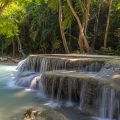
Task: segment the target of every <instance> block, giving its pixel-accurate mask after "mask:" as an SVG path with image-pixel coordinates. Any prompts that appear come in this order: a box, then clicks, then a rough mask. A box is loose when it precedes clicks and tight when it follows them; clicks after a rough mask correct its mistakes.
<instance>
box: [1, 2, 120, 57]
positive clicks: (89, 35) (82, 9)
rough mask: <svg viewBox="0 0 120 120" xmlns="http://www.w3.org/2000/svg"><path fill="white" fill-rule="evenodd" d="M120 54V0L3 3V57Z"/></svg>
mask: <svg viewBox="0 0 120 120" xmlns="http://www.w3.org/2000/svg"><path fill="white" fill-rule="evenodd" d="M30 53H40V54H45V53H97V54H118V55H119V54H120V1H119V0H24V1H23V0H0V54H1V55H4V54H5V55H12V56H17V55H22V56H24V55H28V54H30Z"/></svg>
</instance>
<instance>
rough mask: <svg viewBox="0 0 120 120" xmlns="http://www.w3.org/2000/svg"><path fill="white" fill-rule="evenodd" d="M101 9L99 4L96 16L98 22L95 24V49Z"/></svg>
mask: <svg viewBox="0 0 120 120" xmlns="http://www.w3.org/2000/svg"><path fill="white" fill-rule="evenodd" d="M100 8H101V4H99V7H98V12H97V14H96V20H95V24H94V38H93V42H92V48H93V49H94V48H95V42H96V38H97V34H98V33H97V32H98V24H99V15H100Z"/></svg>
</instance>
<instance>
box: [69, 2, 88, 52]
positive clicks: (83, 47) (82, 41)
mask: <svg viewBox="0 0 120 120" xmlns="http://www.w3.org/2000/svg"><path fill="white" fill-rule="evenodd" d="M67 3H68V6H69V7H70V10H71V12H72V14H73V15H74V17H75V19H76V21H77V23H78V26H79V29H80V32H79V40H78V44H79V47H80V51H81V52H82V53H83V52H89V51H90V48H89V44H88V41H87V39H86V36H85V34H84V29H83V27H82V24H81V21H80V18H79V16H78V15H77V13H76V12H75V10H74V8H73V6H72V4H71V2H70V0H67Z"/></svg>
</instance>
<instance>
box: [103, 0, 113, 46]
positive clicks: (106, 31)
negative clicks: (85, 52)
mask: <svg viewBox="0 0 120 120" xmlns="http://www.w3.org/2000/svg"><path fill="white" fill-rule="evenodd" d="M111 8H112V0H109V10H108V17H107V24H106V30H105V37H104V47H105V48H107V42H108V30H109V24H110V15H111Z"/></svg>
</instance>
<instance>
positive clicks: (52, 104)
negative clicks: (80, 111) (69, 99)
mask: <svg viewBox="0 0 120 120" xmlns="http://www.w3.org/2000/svg"><path fill="white" fill-rule="evenodd" d="M44 105H45V106H48V107H51V108H60V107H61V104H60V103H59V102H55V101H49V102H48V103H46V104H44Z"/></svg>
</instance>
